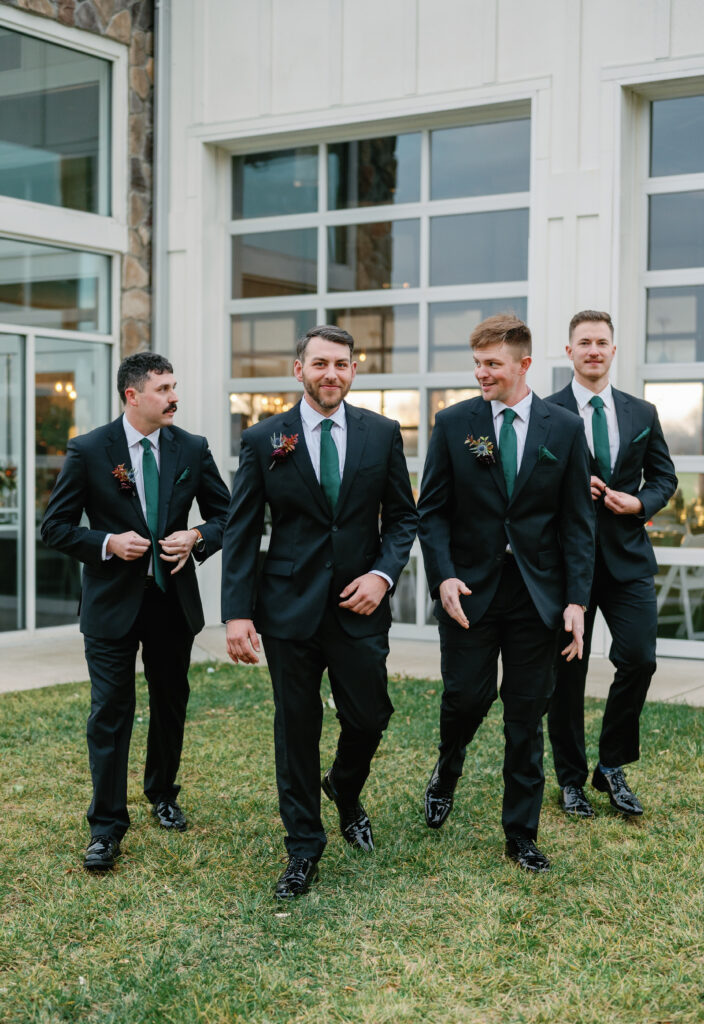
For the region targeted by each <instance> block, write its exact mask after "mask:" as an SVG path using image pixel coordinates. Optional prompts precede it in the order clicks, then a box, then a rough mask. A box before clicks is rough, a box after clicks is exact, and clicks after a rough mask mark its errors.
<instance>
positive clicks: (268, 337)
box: [230, 309, 316, 377]
mask: <svg viewBox="0 0 704 1024" xmlns="http://www.w3.org/2000/svg"><path fill="white" fill-rule="evenodd" d="M315 323H316V315H315V310H314V309H300V310H293V311H291V312H286V313H251V314H242V315H238V316H233V317H232V318H231V326H232V362H231V368H230V375H231V376H232V377H285V376H287V375H288V374H290V373H292V372H293V361H294V359H295V357H296V342H297V341H298V339H299V338H301V337H303V335H304V334H305V333H306V331H307V330H309V329H310V328H311V327H315Z"/></svg>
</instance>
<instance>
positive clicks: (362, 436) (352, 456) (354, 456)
mask: <svg viewBox="0 0 704 1024" xmlns="http://www.w3.org/2000/svg"><path fill="white" fill-rule="evenodd" d="M345 416H346V418H347V448H346V450H345V468H344V471H343V473H342V481H341V482H340V493H339V495H338V498H337V506H336V508H335V516H334V517H333V518H335V517H337V515H338V513H339V511H340V509H341V508H342V505H343V503H344V501H345V499H346V498H347V495H348V494H349V492H350V488H351V486H352V479H353V477H354V476H355V474H356V472H357V470H358V469H359V462H360V459H361V458H362V452H363V451H364V446H365V444H366V443H367V437H368V435H369V430H368V427H367V423H366V421H365V419H364V416H362V414H361V413H360V412H359V410H357V409H355V408H354V407H353V406H350V405H348V404H347V402H345Z"/></svg>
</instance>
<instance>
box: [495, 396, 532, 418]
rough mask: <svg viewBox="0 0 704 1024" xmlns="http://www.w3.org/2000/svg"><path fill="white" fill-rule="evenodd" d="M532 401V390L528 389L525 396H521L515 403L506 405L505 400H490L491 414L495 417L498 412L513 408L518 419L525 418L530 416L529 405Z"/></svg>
mask: <svg viewBox="0 0 704 1024" xmlns="http://www.w3.org/2000/svg"><path fill="white" fill-rule="evenodd" d="M532 401H533V392H532V391H529V392H528V394H527V395H526V397H525V398H522V399H521V400H520V402H517V403H516V405H510V406H509V405H506V403H505V402H498V401H496V399H493V400H492V403H491V415H492V416H493V417H494V419H496V417H497V416H498V415H499V413H500V412H503V411H504V409H513V411H514V412H515V414H516V416H518V418H519V420H527V419H528V417H529V416H530V406H531V402H532Z"/></svg>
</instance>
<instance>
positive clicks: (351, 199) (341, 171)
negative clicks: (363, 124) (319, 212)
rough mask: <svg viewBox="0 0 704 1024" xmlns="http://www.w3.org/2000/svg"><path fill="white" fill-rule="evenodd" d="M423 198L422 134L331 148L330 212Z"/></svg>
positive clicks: (408, 201)
mask: <svg viewBox="0 0 704 1024" xmlns="http://www.w3.org/2000/svg"><path fill="white" fill-rule="evenodd" d="M419 199H420V135H419V134H418V133H416V134H413V135H389V136H387V137H385V138H380V139H363V140H362V141H361V142H338V143H334V144H332V145H330V146H328V209H330V210H350V209H354V208H355V207H358V206H378V205H380V204H384V203H412V202H417V201H418V200H419Z"/></svg>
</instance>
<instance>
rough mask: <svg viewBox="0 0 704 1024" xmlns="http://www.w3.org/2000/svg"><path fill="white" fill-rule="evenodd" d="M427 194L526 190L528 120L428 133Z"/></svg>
mask: <svg viewBox="0 0 704 1024" xmlns="http://www.w3.org/2000/svg"><path fill="white" fill-rule="evenodd" d="M430 154H431V164H430V198H431V199H453V198H455V197H457V196H485V195H496V194H498V193H500V192H527V191H528V189H529V188H530V120H529V119H528V118H521V119H520V120H518V121H496V122H494V123H491V124H472V125H466V126H464V127H462V128H441V129H438V130H437V131H434V132H431V133H430Z"/></svg>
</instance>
